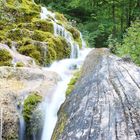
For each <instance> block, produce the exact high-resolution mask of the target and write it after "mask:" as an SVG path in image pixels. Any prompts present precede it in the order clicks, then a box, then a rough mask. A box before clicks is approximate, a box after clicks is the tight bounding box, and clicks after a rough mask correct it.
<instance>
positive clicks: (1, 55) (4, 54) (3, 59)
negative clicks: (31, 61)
mask: <svg viewBox="0 0 140 140" xmlns="http://www.w3.org/2000/svg"><path fill="white" fill-rule="evenodd" d="M11 63H12V56H11V54H10V53H9V52H8V51H7V50H6V49H0V66H11Z"/></svg>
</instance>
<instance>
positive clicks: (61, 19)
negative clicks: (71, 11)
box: [55, 12, 68, 22]
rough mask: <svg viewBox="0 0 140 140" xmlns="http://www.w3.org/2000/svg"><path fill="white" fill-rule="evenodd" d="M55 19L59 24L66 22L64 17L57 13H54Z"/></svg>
mask: <svg viewBox="0 0 140 140" xmlns="http://www.w3.org/2000/svg"><path fill="white" fill-rule="evenodd" d="M55 18H56V19H57V20H59V21H61V22H68V21H67V19H66V18H65V17H64V15H63V14H60V13H58V12H55Z"/></svg>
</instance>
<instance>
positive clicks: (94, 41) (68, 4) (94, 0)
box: [36, 0, 140, 63]
mask: <svg viewBox="0 0 140 140" xmlns="http://www.w3.org/2000/svg"><path fill="white" fill-rule="evenodd" d="M36 2H38V3H44V4H46V5H49V6H50V8H52V9H55V10H58V11H60V12H62V13H64V14H65V15H66V16H67V17H68V18H69V19H70V20H71V21H72V22H73V24H74V25H76V26H78V27H79V29H80V30H81V31H82V33H83V34H84V37H85V39H86V40H87V41H88V43H89V44H90V46H92V47H108V46H109V45H110V44H112V45H113V48H112V46H111V50H112V51H113V52H114V53H119V54H120V55H130V56H132V59H133V60H134V61H135V62H136V63H140V60H138V59H140V58H139V56H138V55H137V54H135V53H136V52H138V53H139V52H140V51H139V48H140V46H139V43H138V42H139V41H138V40H139V37H138V32H137V29H138V28H140V25H139V21H138V19H139V18H140V1H139V0H133V1H132V0H117V1H116V0H36ZM73 19H74V20H73ZM135 20H137V23H136V22H135V23H133V25H132V28H131V27H130V26H131V23H132V22H134V21H135ZM134 24H136V25H134ZM135 26H136V27H135ZM129 27H130V28H129ZM128 28H129V29H128ZM127 29H128V31H127V32H126V30H127ZM132 30H135V31H136V32H137V33H135V31H132ZM127 34H128V35H127ZM130 34H131V35H130ZM126 36H129V37H126ZM131 36H132V38H131ZM133 38H135V39H133ZM127 40H129V41H127ZM131 40H132V42H133V43H132V42H131ZM134 40H137V41H136V42H135V43H134ZM130 42H131V43H130ZM116 43H117V45H118V43H119V46H120V47H121V44H123V45H122V48H120V47H119V49H118V50H119V51H117V49H116V47H118V46H116ZM133 45H135V47H134V46H133ZM114 46H115V48H114ZM124 46H125V47H124ZM124 48H125V50H124ZM132 48H133V49H132ZM126 50H127V51H126ZM133 50H135V52H132V51H133ZM116 51H117V52H116ZM128 52H129V53H130V52H131V54H132V53H133V55H131V54H128ZM136 59H137V60H136Z"/></svg>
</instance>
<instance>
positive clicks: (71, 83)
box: [66, 71, 81, 96]
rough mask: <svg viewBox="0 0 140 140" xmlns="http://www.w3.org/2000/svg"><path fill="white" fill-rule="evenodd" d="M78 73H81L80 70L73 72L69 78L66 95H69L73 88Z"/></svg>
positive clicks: (78, 75)
mask: <svg viewBox="0 0 140 140" xmlns="http://www.w3.org/2000/svg"><path fill="white" fill-rule="evenodd" d="M80 75H81V71H76V72H75V73H74V75H73V77H72V78H71V80H70V82H69V84H68V88H67V90H66V96H68V95H70V93H71V92H72V91H73V90H74V87H75V84H76V82H77V81H78V79H79V77H80Z"/></svg>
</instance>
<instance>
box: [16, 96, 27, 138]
mask: <svg viewBox="0 0 140 140" xmlns="http://www.w3.org/2000/svg"><path fill="white" fill-rule="evenodd" d="M21 100H22V102H24V97H21ZM18 110H19V140H24V139H25V129H26V126H25V120H24V117H23V114H22V110H23V103H21V104H20V105H18Z"/></svg>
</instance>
